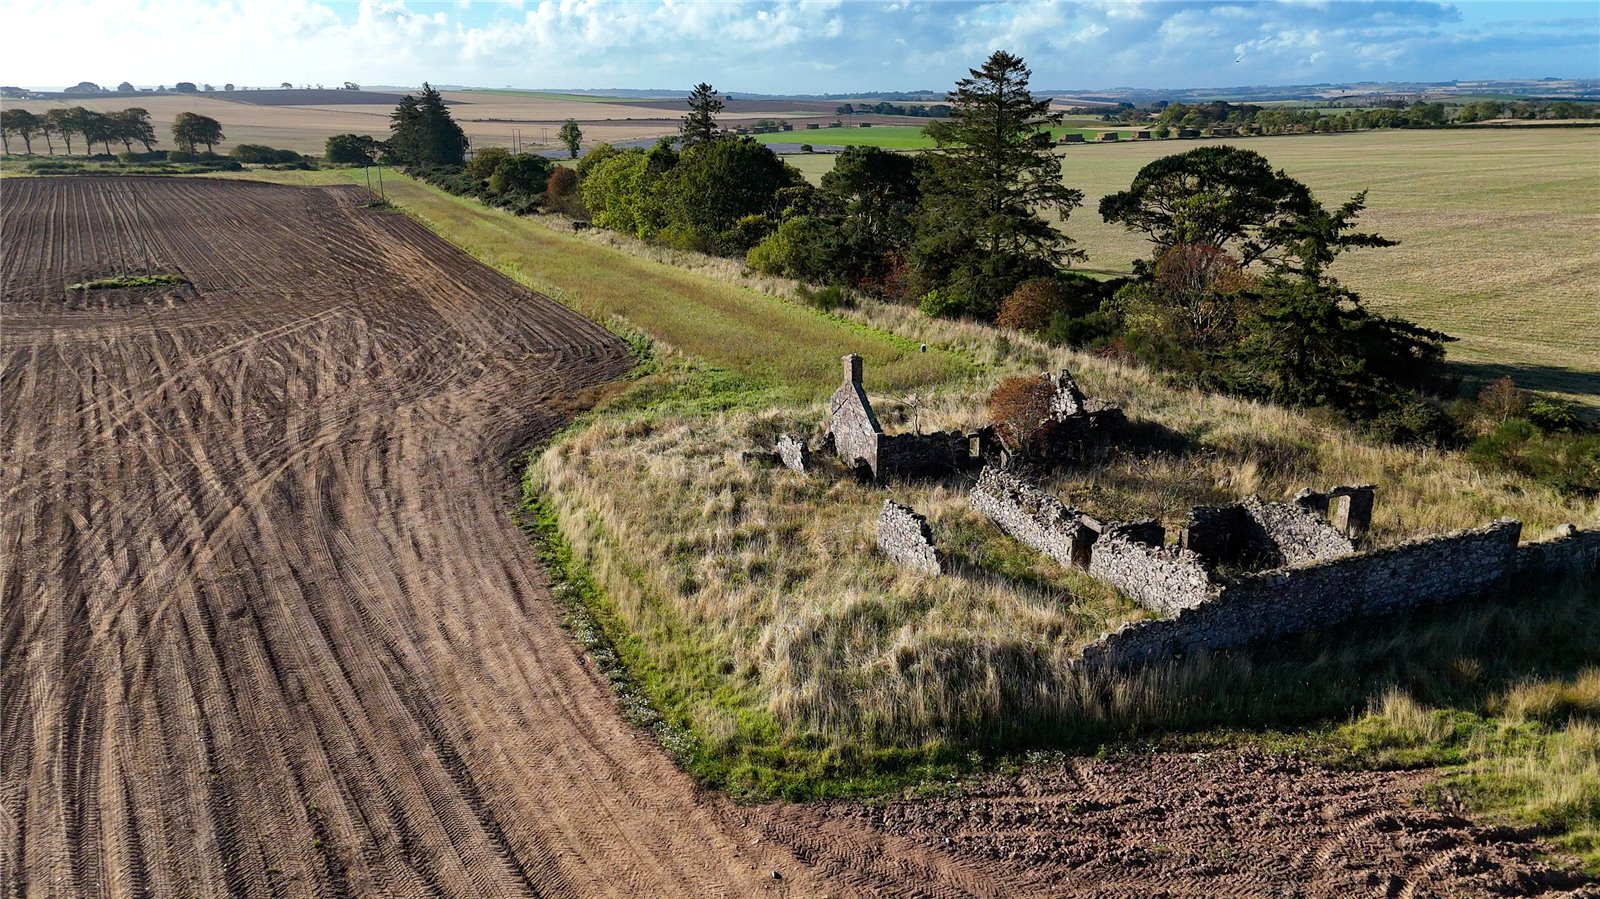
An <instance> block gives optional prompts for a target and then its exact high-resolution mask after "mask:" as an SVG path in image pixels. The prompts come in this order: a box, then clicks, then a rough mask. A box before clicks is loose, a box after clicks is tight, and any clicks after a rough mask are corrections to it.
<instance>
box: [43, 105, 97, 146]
mask: <svg viewBox="0 0 1600 899" xmlns="http://www.w3.org/2000/svg"><path fill="white" fill-rule="evenodd" d="M85 112H88V110H86V109H84V108H83V107H82V106H69V107H67V108H65V109H59V108H58V109H52V110H50V111H48V112H46V113H45V114H44V115H45V118H46V119H47V120H49V122H50V124H51V125H53V126H54V127H55V131H56V133H57V134H59V135H61V140H62V142H64V143H65V144H66V145H67V155H68V156H71V155H72V136H73V135H74V134H82V133H83V124H82V120H81V118H80V116H79V114H80V113H85Z"/></svg>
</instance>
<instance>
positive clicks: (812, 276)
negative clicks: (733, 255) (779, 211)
mask: <svg viewBox="0 0 1600 899" xmlns="http://www.w3.org/2000/svg"><path fill="white" fill-rule="evenodd" d="M837 238H838V231H837V230H835V229H834V228H832V227H830V226H829V224H828V223H827V222H825V221H822V220H820V219H816V218H812V217H811V216H807V215H802V216H798V217H796V218H792V219H789V220H788V221H785V222H783V223H782V224H780V225H778V228H777V230H775V231H773V232H772V233H771V234H768V235H767V236H766V237H765V238H763V239H762V240H761V242H760V243H758V244H756V245H755V246H753V247H751V248H750V250H749V251H748V252H747V253H745V257H744V258H745V263H746V264H747V265H749V266H750V267H751V268H753V269H755V270H756V271H758V272H761V273H762V274H765V275H782V276H784V277H788V278H798V279H800V280H802V281H811V282H813V283H818V284H825V283H828V282H830V281H833V280H835V278H834V274H835V271H834V270H835V262H836V258H837V257H836V253H837V249H838V247H837V245H836V243H835V241H836V240H837Z"/></svg>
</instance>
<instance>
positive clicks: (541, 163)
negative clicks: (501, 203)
mask: <svg viewBox="0 0 1600 899" xmlns="http://www.w3.org/2000/svg"><path fill="white" fill-rule="evenodd" d="M552 168H555V163H553V162H551V161H550V160H548V159H546V158H545V157H543V156H539V155H536V154H533V153H519V154H517V155H515V156H507V157H506V158H504V159H502V160H500V163H499V165H496V166H495V167H494V173H493V174H491V175H490V176H489V192H490V193H494V194H505V193H519V194H529V195H532V194H537V193H542V192H543V191H544V186H545V183H546V182H548V181H549V180H550V170H551V169H552Z"/></svg>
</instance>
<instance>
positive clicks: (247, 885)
mask: <svg viewBox="0 0 1600 899" xmlns="http://www.w3.org/2000/svg"><path fill="white" fill-rule="evenodd" d="M3 190H4V206H5V210H4V212H5V215H4V223H3V234H0V237H3V242H0V245H3V247H4V257H3V258H4V266H3V273H4V278H5V294H4V306H3V313H4V319H3V322H0V326H3V327H0V353H3V355H0V364H3V369H0V410H3V421H0V483H3V489H4V507H3V512H0V515H3V519H0V537H3V541H4V542H3V544H0V546H3V553H4V559H3V568H0V572H3V578H4V580H3V601H4V607H3V610H0V615H3V624H0V640H3V643H0V651H3V653H4V666H3V672H0V688H3V693H0V700H3V710H0V713H3V717H0V725H3V728H4V729H3V733H0V802H3V807H4V811H5V814H6V819H7V820H6V822H5V824H4V829H3V832H0V836H3V839H4V856H3V859H0V860H3V862H4V864H3V866H0V882H3V883H4V894H5V895H13V896H22V895H27V896H50V897H79V896H81V897H99V896H160V897H166V896H276V895H282V896H303V895H317V896H343V895H358V896H436V895H437V896H462V897H466V896H487V897H493V896H588V895H624V896H705V895H721V896H749V895H760V894H777V895H784V894H786V895H796V896H821V895H832V896H844V895H856V894H880V895H911V896H927V897H945V896H952V897H953V896H963V895H980V896H988V895H1019V894H1020V895H1026V894H1036V893H1056V892H1059V893H1062V894H1085V889H1086V888H1087V886H1088V885H1091V884H1093V883H1097V882H1100V880H1099V878H1100V877H1102V876H1111V875H1114V876H1116V877H1119V878H1121V879H1120V880H1119V881H1118V882H1121V883H1124V884H1134V885H1137V884H1138V883H1139V880H1138V878H1139V876H1140V874H1139V871H1140V869H1139V867H1138V865H1137V864H1131V863H1130V864H1131V866H1130V864H1122V863H1119V862H1112V863H1107V864H1109V865H1110V866H1109V867H1102V868H1088V869H1084V868H1083V867H1082V860H1078V861H1074V859H1077V858H1078V857H1077V856H1075V855H1073V854H1071V853H1067V852H1059V851H1058V852H1056V854H1055V855H1054V856H1046V857H1043V858H1041V857H1038V856H1037V853H1035V854H1033V855H1028V854H1022V855H1018V854H1016V853H1012V854H1010V855H1007V854H1006V853H1004V852H996V851H993V849H992V848H991V847H989V846H988V845H987V844H985V843H983V842H982V841H978V842H977V843H970V841H969V844H964V843H963V842H962V841H961V840H951V839H946V840H945V841H944V842H940V841H939V840H936V839H930V838H929V836H928V835H929V834H930V833H935V832H938V828H939V827H941V826H949V824H950V822H956V821H959V818H958V817H951V816H946V817H947V818H948V819H949V820H948V821H946V822H945V824H939V825H932V824H927V823H926V822H924V825H921V826H920V829H919V827H913V826H907V825H906V824H905V822H904V821H898V822H897V821H895V820H891V819H890V818H886V817H882V816H881V815H880V816H879V817H877V818H872V817H871V815H869V814H868V813H865V812H861V811H859V810H855V809H849V808H846V809H838V808H832V809H829V808H822V809H807V808H793V807H788V808H785V807H772V808H742V807H737V806H734V805H732V804H730V803H727V802H726V801H723V800H721V799H719V798H717V797H714V796H709V795H707V794H704V793H702V792H700V791H698V790H696V789H695V787H694V785H693V784H692V783H691V782H690V781H689V780H688V779H687V778H686V777H685V776H684V775H683V774H682V773H681V772H679V771H678V770H677V769H676V768H674V767H673V766H672V765H671V763H670V762H669V761H668V759H667V758H666V756H665V755H664V754H663V753H662V752H661V751H660V749H659V748H658V747H656V746H655V745H654V744H652V743H651V742H650V741H649V740H648V739H646V738H645V737H643V736H641V735H640V734H639V733H637V732H636V731H634V730H633V729H632V728H630V727H629V726H628V725H626V724H625V723H624V722H623V721H622V719H621V718H620V716H619V715H618V713H617V710H616V707H615V703H614V701H613V700H612V697H611V696H610V694H609V693H608V692H607V689H606V688H605V686H604V685H603V683H602V682H601V681H600V680H599V678H598V677H597V676H596V675H595V674H594V673H593V672H592V671H591V670H590V668H588V667H587V666H586V664H585V662H584V660H583V659H582V658H581V657H580V655H579V654H578V653H577V651H576V650H575V649H574V646H573V644H572V643H571V641H570V640H568V639H567V637H566V636H565V634H564V633H563V632H562V631H561V630H560V628H559V627H558V624H557V614H556V612H555V611H554V609H553V607H552V605H551V603H550V602H549V601H548V597H547V595H546V592H545V584H544V582H543V581H542V579H541V575H540V573H539V569H538V566H537V564H536V562H535V559H534V557H533V555H532V553H531V551H530V549H529V547H528V545H527V543H526V540H525V539H524V538H523V536H522V535H521V534H520V533H519V532H518V531H517V530H516V529H515V528H514V527H513V526H512V525H511V523H510V522H509V520H508V518H507V512H508V510H509V508H510V506H511V504H512V502H513V497H514V479H513V477H512V473H511V470H510V468H509V466H508V464H507V463H508V461H509V459H510V456H511V454H512V453H513V452H514V450H515V449H516V448H517V447H518V446H520V445H522V444H523V443H524V442H525V441H527V440H529V439H534V438H537V437H539V436H540V435H543V434H548V433H549V432H550V430H551V429H552V428H553V427H555V426H556V425H557V424H558V423H559V422H560V420H561V412H560V411H559V410H562V409H566V408H569V407H570V406H571V396H572V394H573V393H574V392H575V391H578V390H580V389H581V388H584V387H586V386H589V385H593V384H596V383H599V382H601V381H604V380H607V379H609V378H613V377H615V376H617V375H619V374H620V373H622V372H623V371H624V370H625V368H626V366H627V364H628V362H627V357H626V354H625V352H624V350H623V348H622V347H621V345H620V344H619V343H618V342H617V341H616V340H615V339H614V338H612V337H611V336H609V335H608V334H607V333H606V332H604V331H603V330H601V329H600V328H598V327H596V326H595V325H593V324H591V323H589V322H587V321H585V320H583V319H581V318H579V317H577V316H576V315H573V314H572V313H569V312H567V311H566V310H565V309H563V308H562V307H560V306H558V305H556V304H554V303H552V302H550V301H548V300H545V299H543V298H540V297H537V296H535V295H533V294H530V293H528V292H527V291H524V290H521V289H519V288H517V287H516V286H515V285H513V284H511V283H509V282H508V281H506V280H505V279H503V278H501V277H500V276H498V275H497V274H495V273H494V272H492V271H490V270H488V269H485V268H483V267H482V266H479V265H477V264H476V263H474V262H473V261H472V260H471V259H470V258H469V257H467V256H465V255H464V254H462V253H460V252H459V251H457V250H455V249H453V248H451V247H449V246H448V245H446V244H444V243H443V242H441V241H439V240H438V239H437V238H435V237H434V236H433V235H432V234H430V233H429V232H427V231H426V230H425V229H423V228H422V227H421V226H419V225H417V224H415V223H413V222H412V221H410V220H409V219H407V218H405V217H404V216H402V215H399V214H396V213H392V212H381V211H375V210H367V209H363V208H362V207H361V206H360V202H361V200H362V199H363V197H362V196H361V195H359V194H358V193H356V192H355V191H354V190H353V189H296V188H286V187H275V186H270V185H261V184H247V183H223V182H208V181H199V180H183V181H177V180H161V179H73V180H33V179H28V180H16V179H11V180H7V181H5V182H3ZM119 272H134V273H144V272H171V273H181V274H182V275H183V276H185V277H186V278H188V279H189V280H190V281H191V282H192V287H184V288H172V289H165V290H158V291H155V292H140V291H97V292H95V293H93V294H89V295H87V296H85V295H83V294H81V293H80V294H77V295H74V296H70V297H69V296H67V295H66V293H65V292H64V289H63V285H64V284H67V283H72V282H76V281H80V280H83V279H85V278H90V277H103V276H107V275H111V274H116V273H119ZM1118 776H1121V777H1125V778H1127V783H1126V784H1125V785H1124V787H1123V789H1126V790H1139V789H1143V788H1144V787H1143V786H1142V785H1141V783H1142V782H1147V781H1148V777H1147V776H1145V775H1140V774H1139V772H1138V771H1127V772H1123V774H1121V775H1118ZM1241 776H1243V777H1246V778H1253V777H1255V776H1256V775H1252V774H1250V773H1249V772H1243V773H1242V774H1241ZM1374 777H1376V776H1374ZM1251 782H1254V781H1251ZM1401 792H1403V791H1390V792H1381V791H1380V792H1378V793H1374V794H1372V795H1371V796H1367V797H1365V798H1362V799H1361V801H1362V802H1364V803H1365V805H1363V806H1361V807H1362V808H1363V809H1366V811H1373V810H1376V811H1378V812H1381V811H1383V810H1385V809H1387V808H1389V807H1390V806H1394V807H1396V808H1399V807H1402V806H1403V805H1404V799H1403V797H1402V796H1401ZM1266 801H1271V797H1270V796H1267V797H1266ZM1062 807H1065V806H1062ZM931 808H938V806H932V807H931ZM1363 813H1365V812H1363ZM863 818H866V819H869V820H863ZM1237 820H1238V821H1239V822H1241V823H1240V825H1239V826H1241V827H1244V826H1253V827H1255V828H1256V830H1257V831H1258V837H1259V836H1260V834H1259V831H1260V825H1259V824H1257V825H1247V824H1245V823H1243V822H1247V821H1248V820H1249V819H1248V817H1247V816H1246V815H1243V814H1240V815H1238V816H1237ZM1347 824H1348V822H1344V821H1341V820H1324V822H1323V825H1322V827H1323V829H1324V830H1327V831H1328V832H1329V833H1332V832H1334V831H1336V830H1338V829H1340V828H1345V827H1346V826H1347ZM1064 827H1065V825H1064V824H1063V823H1062V822H1061V821H1059V820H1054V819H1052V818H1051V817H1050V816H1049V815H1042V816H1040V817H1039V818H1038V819H1036V820H1035V819H1029V820H1028V821H1025V822H1022V823H1020V824H1019V825H1018V827H1017V828H1013V830H1015V831H1016V832H1026V833H1030V834H1032V835H1033V836H1031V837H1029V839H1030V840H1032V841H1033V842H1035V843H1037V842H1039V841H1040V840H1045V841H1048V840H1051V839H1056V840H1059V839H1060V835H1061V834H1064V833H1071V831H1070V830H1069V829H1063V828H1064ZM1217 827H1220V828H1221V830H1222V831H1227V829H1228V828H1227V826H1226V825H1217ZM930 828H931V829H930ZM1018 828H1020V829H1018ZM1316 830H1317V825H1316V824H1315V822H1311V823H1308V824H1305V825H1304V826H1303V827H1302V829H1301V830H1297V831H1295V833H1296V839H1303V838H1307V835H1308V834H1313V833H1314V832H1315V831H1316ZM1216 831H1217V828H1216V827H1214V828H1212V829H1211V830H1206V831H1194V832H1192V833H1191V836H1190V837H1188V838H1187V839H1189V840H1190V841H1191V842H1193V841H1194V840H1205V839H1212V838H1213V837H1214V836H1215V833H1216ZM1005 832H1006V833H1011V832H1012V831H1010V830H1008V831H1005ZM1501 842H1505V841H1501ZM1524 844H1525V841H1523V840H1521V839H1520V838H1519V839H1511V840H1510V841H1509V843H1507V845H1509V846H1511V847H1512V848H1509V849H1507V848H1504V847H1503V846H1501V844H1500V843H1496V842H1494V841H1490V843H1488V844H1487V847H1488V848H1485V849H1484V850H1483V851H1484V853H1485V854H1486V857H1487V858H1488V859H1489V861H1488V862H1487V863H1488V864H1491V865H1497V864H1501V863H1502V862H1507V863H1509V862H1517V863H1520V862H1518V861H1517V857H1518V852H1522V851H1523V850H1520V849H1518V848H1516V847H1519V846H1523V845H1524ZM1497 847H1499V848H1497ZM1351 852H1352V853H1354V856H1355V857H1354V861H1353V862H1352V859H1351V857H1347V856H1348V854H1345V855H1341V854H1339V853H1334V854H1330V855H1328V857H1327V858H1324V857H1322V856H1323V854H1322V853H1316V854H1314V855H1313V856H1312V857H1310V858H1308V859H1303V860H1302V865H1303V867H1302V868H1300V869H1296V871H1294V872H1291V876H1303V877H1304V878H1305V881H1304V882H1306V883H1310V884H1316V883H1334V882H1335V881H1332V880H1328V879H1327V878H1326V877H1323V876H1322V875H1323V874H1325V873H1326V871H1325V870H1324V869H1328V868H1330V867H1331V866H1334V865H1339V866H1348V865H1350V864H1352V863H1354V864H1359V865H1361V866H1364V868H1363V869H1364V870H1365V869H1371V870H1373V871H1382V872H1384V875H1385V876H1386V877H1390V876H1392V877H1398V878H1400V879H1401V881H1400V882H1407V881H1405V878H1406V877H1408V876H1410V873H1411V872H1412V871H1413V869H1415V868H1416V866H1417V864H1421V863H1422V862H1415V863H1413V861H1408V859H1407V856H1406V855H1405V854H1404V852H1403V851H1401V850H1397V849H1395V848H1394V847H1393V846H1386V844H1385V843H1384V841H1382V840H1377V841H1371V842H1363V843H1360V844H1359V846H1358V847H1357V848H1356V849H1353V850H1351ZM1524 854H1525V853H1524ZM1341 870H1342V868H1341ZM774 872H779V874H780V875H781V877H778V878H775V877H774V876H773V873H774ZM1045 875H1049V876H1045ZM1085 877H1088V878H1090V879H1088V880H1085V879H1084V878H1085ZM1319 878H1321V879H1319ZM1337 882H1339V883H1343V882H1344V881H1342V880H1341V881H1337ZM1394 882H1395V881H1390V880H1384V881H1383V885H1384V886H1385V887H1386V888H1387V887H1392V886H1393V884H1394ZM1226 883H1227V880H1226V879H1225V878H1224V877H1223V875H1221V874H1209V873H1207V872H1205V871H1202V870H1194V871H1189V872H1187V873H1184V872H1179V873H1177V874H1172V873H1170V872H1169V874H1168V875H1167V876H1164V877H1163V878H1162V880H1161V881H1160V884H1161V886H1162V888H1163V889H1165V890H1166V891H1167V892H1168V894H1170V895H1174V896H1196V897H1198V896H1213V895H1224V894H1227V891H1226V890H1225V889H1223V885H1224V884H1226ZM1462 883H1463V884H1465V883H1467V882H1466V881H1462ZM1130 888H1132V887H1130ZM1377 892H1378V894H1380V895H1381V894H1383V892H1384V890H1378V891H1377ZM1123 894H1125V895H1134V893H1132V892H1127V893H1123ZM1316 894H1317V893H1315V892H1312V893H1308V895H1316Z"/></svg>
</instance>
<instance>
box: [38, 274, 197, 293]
mask: <svg viewBox="0 0 1600 899" xmlns="http://www.w3.org/2000/svg"><path fill="white" fill-rule="evenodd" d="M188 283H189V279H188V278H185V277H183V276H182V275H114V276H112V277H109V278H95V279H94V280H92V281H80V282H78V283H77V284H68V285H67V289H68V290H82V291H90V290H124V289H133V290H137V289H140V288H150V287H170V286H172V285H175V284H188Z"/></svg>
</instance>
